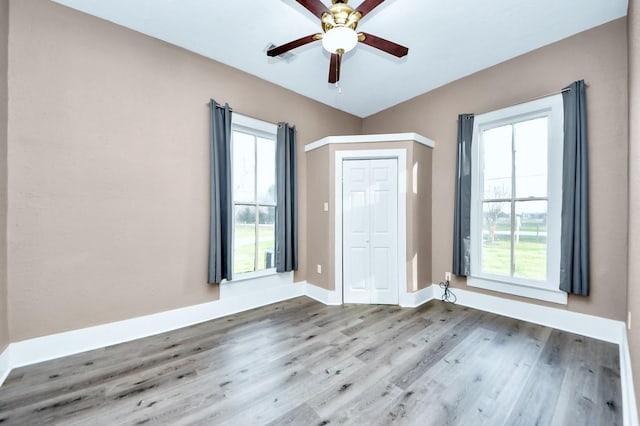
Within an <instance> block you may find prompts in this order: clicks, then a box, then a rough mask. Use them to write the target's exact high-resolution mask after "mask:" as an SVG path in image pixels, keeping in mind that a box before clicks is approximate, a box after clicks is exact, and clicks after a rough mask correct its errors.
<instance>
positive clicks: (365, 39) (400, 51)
mask: <svg viewBox="0 0 640 426" xmlns="http://www.w3.org/2000/svg"><path fill="white" fill-rule="evenodd" d="M358 41H360V42H361V43H364V44H368V45H369V46H371V47H375V48H376V49H380V50H382V51H383V52H387V53H389V54H390V55H393V56H397V57H398V58H402V57H403V56H405V55H406V54H407V53H409V48H407V47H404V46H402V45H399V44H397V43H394V42H392V41H389V40H385V39H383V38H381V37H378V36H374V35H373V34H369V33H359V34H358Z"/></svg>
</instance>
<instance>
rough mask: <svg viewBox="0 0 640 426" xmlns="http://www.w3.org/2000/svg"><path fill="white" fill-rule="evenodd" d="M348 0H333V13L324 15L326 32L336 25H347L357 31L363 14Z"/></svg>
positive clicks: (330, 8) (323, 21)
mask: <svg viewBox="0 0 640 426" xmlns="http://www.w3.org/2000/svg"><path fill="white" fill-rule="evenodd" d="M347 1H348V0H332V2H333V4H332V5H331V7H329V11H330V12H331V13H324V14H323V15H322V30H323V31H324V32H325V33H326V32H327V31H329V30H330V29H332V28H335V27H347V28H351V29H352V30H354V31H355V29H356V27H357V26H358V21H360V18H362V14H361V13H360V12H358V11H354V9H353V8H352V7H351V6H349V5H348V4H347Z"/></svg>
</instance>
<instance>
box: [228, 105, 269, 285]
mask: <svg viewBox="0 0 640 426" xmlns="http://www.w3.org/2000/svg"><path fill="white" fill-rule="evenodd" d="M236 131H237V132H240V133H245V134H250V135H252V136H253V137H254V138H263V139H270V140H273V142H274V144H276V145H277V135H278V125H277V124H273V123H268V122H266V121H262V120H258V119H255V118H252V117H247V116H245V115H242V114H237V113H235V112H234V113H233V114H232V115H231V150H230V152H231V164H232V166H231V167H232V170H231V179H232V182H231V188H232V191H231V200H232V206H233V215H232V237H231V238H232V250H231V253H232V264H234V263H235V254H236V247H235V241H236V240H235V232H236V215H235V212H236V206H250V207H255V212H256V217H255V226H256V232H255V254H254V256H255V257H254V268H255V265H256V264H257V262H258V261H259V259H258V258H259V256H258V252H259V244H258V241H259V236H260V231H259V225H260V221H259V215H260V207H274V208H275V210H276V214H277V209H278V195H277V182H276V179H277V177H276V174H275V171H274V184H275V187H276V194H275V201H274V202H273V203H270V202H260V201H259V200H258V198H257V194H254V197H255V199H254V201H255V203H248V202H246V201H236V198H235V191H233V174H234V172H233V158H234V157H233V155H234V153H233V148H234V141H233V135H234V132H236ZM257 144H258V141H257V140H256V141H255V145H256V149H254V156H255V160H256V161H254V189H255V190H256V191H257V180H258V173H257V169H258V162H257V158H258V149H257ZM274 226H275V223H274ZM273 255H274V256H275V241H274V253H273ZM274 260H275V259H274ZM273 274H276V267H275V261H274V266H273V267H272V268H266V269H259V270H254V271H250V272H242V273H237V274H236V273H233V279H232V281H242V280H246V279H251V278H257V277H263V276H266V275H273Z"/></svg>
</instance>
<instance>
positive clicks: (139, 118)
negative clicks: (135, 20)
mask: <svg viewBox="0 0 640 426" xmlns="http://www.w3.org/2000/svg"><path fill="white" fill-rule="evenodd" d="M2 28H6V27H5V26H2ZM9 34H10V41H11V49H10V52H9V63H10V67H9V81H10V82H11V86H10V88H9V90H10V95H11V96H10V101H9V137H8V140H9V147H8V151H9V152H8V161H9V164H11V167H10V170H9V181H10V187H9V194H8V198H9V219H8V220H9V226H8V228H9V232H8V240H9V242H8V256H9V257H8V261H9V277H8V278H9V306H10V309H9V328H10V334H11V341H20V340H23V339H28V338H32V337H37V336H42V335H46V334H51V333H56V332H61V331H65V330H71V329H77V328H82V327H87V326H92V325H96V324H101V323H106V322H111V321H117V320H122V319H126V318H131V317H136V316H140V315H145V314H150V313H155V312H160V311H164V310H168V309H172V308H178V307H182V306H188V305H193V304H198V303H203V302H207V301H211V300H214V299H217V298H218V288H217V286H210V285H207V283H206V262H207V232H208V214H209V208H208V203H209V197H208V186H209V184H208V182H209V177H208V176H209V175H208V174H209V146H208V143H209V142H208V141H209V122H208V107H206V103H207V102H208V100H209V98H210V97H213V98H215V99H216V100H217V101H218V102H229V104H230V105H231V106H232V107H233V108H234V110H235V111H236V112H239V113H242V114H246V115H249V116H253V117H257V118H261V119H263V120H266V121H270V122H277V121H287V122H289V123H291V124H295V125H296V126H297V128H298V141H299V142H298V158H299V160H300V162H299V170H300V173H299V180H300V188H301V189H300V194H299V195H300V212H299V220H300V248H301V253H300V259H301V264H300V271H299V273H298V274H296V280H297V281H300V280H304V279H305V278H306V277H305V275H306V270H307V268H306V263H305V260H306V246H307V243H306V226H307V224H306V205H307V200H306V192H305V191H304V190H303V189H304V188H305V187H306V177H305V176H306V175H305V173H304V170H305V169H306V165H305V155H304V152H303V147H304V144H306V143H309V142H310V141H313V140H317V139H320V138H322V137H324V136H326V135H327V134H326V129H331V130H332V132H338V133H345V134H353V133H358V132H359V131H360V129H361V120H360V119H359V118H357V117H354V116H350V115H348V114H345V113H343V112H340V111H337V110H334V109H331V108H329V107H326V106H324V105H322V104H319V103H317V102H314V101H311V100H309V99H307V98H304V97H301V96H299V95H297V94H295V93H293V92H290V91H287V90H285V89H282V88H280V87H278V86H275V85H272V84H270V83H267V82H265V81H263V80H260V79H258V78H255V77H252V76H250V75H248V74H245V73H242V72H239V71H238V70H235V69H232V68H230V67H227V66H224V65H222V64H220V63H216V62H214V61H211V60H208V59H206V58H203V57H201V56H198V55H195V54H193V53H190V52H187V51H185V50H182V49H180V48H177V47H175V46H172V45H169V44H166V43H163V42H161V41H159V40H156V39H153V38H150V37H146V36H143V35H141V34H138V33H135V32H133V31H130V30H127V29H124V28H122V27H119V26H116V25H114V24H112V23H109V22H106V21H101V20H99V19H96V18H94V17H91V16H88V15H84V14H82V13H79V12H77V11H74V10H71V9H68V8H65V7H63V6H60V5H58V4H55V3H53V2H49V1H46V0H12V1H11V15H10V26H9Z"/></svg>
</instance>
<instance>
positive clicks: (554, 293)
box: [467, 277, 567, 305]
mask: <svg viewBox="0 0 640 426" xmlns="http://www.w3.org/2000/svg"><path fill="white" fill-rule="evenodd" d="M467 285H469V286H470V287H478V288H484V289H486V290H493V291H498V292H500V293H507V294H513V295H516V296H522V297H528V298H531V299H538V300H544V301H546V302H552V303H558V304H561V305H566V304H567V293H565V292H564V291H561V290H553V289H548V288H544V287H533V286H529V285H524V284H516V283H512V282H505V281H497V280H492V279H488V278H479V277H468V278H467Z"/></svg>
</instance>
